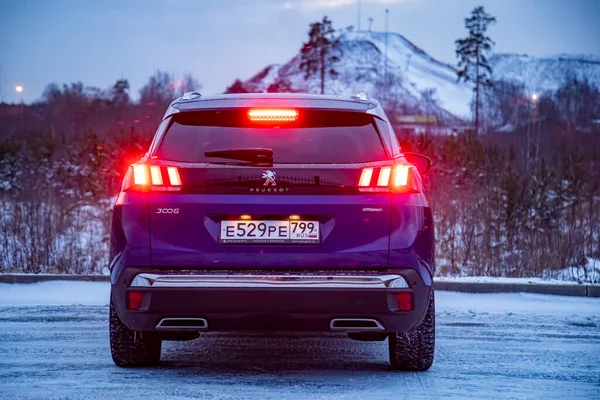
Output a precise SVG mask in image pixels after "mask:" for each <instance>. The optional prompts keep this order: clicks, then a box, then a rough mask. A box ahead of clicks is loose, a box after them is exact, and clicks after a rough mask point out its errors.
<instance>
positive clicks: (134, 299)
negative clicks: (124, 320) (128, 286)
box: [127, 291, 144, 310]
mask: <svg viewBox="0 0 600 400" xmlns="http://www.w3.org/2000/svg"><path fill="white" fill-rule="evenodd" d="M143 297H144V294H143V293H142V292H136V291H132V292H127V309H128V310H139V309H140V308H142V299H143Z"/></svg>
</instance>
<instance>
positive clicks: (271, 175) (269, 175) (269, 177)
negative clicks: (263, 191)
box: [262, 169, 277, 186]
mask: <svg viewBox="0 0 600 400" xmlns="http://www.w3.org/2000/svg"><path fill="white" fill-rule="evenodd" d="M275 175H276V174H275V172H273V171H269V170H268V169H267V170H264V171H263V174H262V177H263V179H265V183H263V186H269V185H272V186H277V182H275Z"/></svg>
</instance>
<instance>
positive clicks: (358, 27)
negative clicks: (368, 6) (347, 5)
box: [356, 0, 360, 32]
mask: <svg viewBox="0 0 600 400" xmlns="http://www.w3.org/2000/svg"><path fill="white" fill-rule="evenodd" d="M357 2H358V16H357V21H356V30H357V31H359V32H360V0H357Z"/></svg>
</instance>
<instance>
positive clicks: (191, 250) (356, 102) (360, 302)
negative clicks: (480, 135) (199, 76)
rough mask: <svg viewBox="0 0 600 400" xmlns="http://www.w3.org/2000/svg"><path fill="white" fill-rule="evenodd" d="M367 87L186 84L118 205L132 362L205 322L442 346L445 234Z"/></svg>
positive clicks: (121, 287) (120, 275)
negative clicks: (440, 257)
mask: <svg viewBox="0 0 600 400" xmlns="http://www.w3.org/2000/svg"><path fill="white" fill-rule="evenodd" d="M429 167H430V160H429V159H428V158H426V157H424V156H421V155H418V154H411V153H403V152H402V151H401V149H400V146H399V144H398V141H397V138H396V136H395V134H394V131H393V129H392V126H391V124H390V122H389V120H388V118H387V117H386V115H385V113H384V111H383V109H382V107H381V106H380V105H379V103H378V102H377V101H375V100H373V99H370V98H368V97H367V96H366V95H364V94H359V95H357V96H353V97H340V96H322V95H308V94H238V95H219V96H211V97H203V96H201V95H200V94H199V93H187V94H185V95H184V96H183V97H181V98H179V99H177V100H175V101H174V102H173V103H171V105H170V106H169V108H168V110H167V112H166V114H165V116H164V118H163V120H162V123H161V124H160V126H159V127H158V130H157V132H156V135H155V137H154V140H153V142H152V144H151V146H150V148H149V150H148V152H147V153H146V155H145V156H144V157H142V158H141V159H140V160H139V161H138V162H136V163H135V164H133V165H131V167H130V168H129V170H128V171H127V173H126V175H125V177H124V179H123V185H122V190H121V192H120V194H119V195H118V197H117V200H116V204H115V207H114V212H113V220H112V233H111V248H110V271H111V284H112V286H111V303H110V346H111V352H112V357H113V360H114V362H115V363H116V364H117V365H119V366H122V367H128V366H147V365H154V364H157V363H158V362H159V360H160V353H161V343H162V341H163V340H190V339H195V338H197V337H198V336H199V333H200V332H209V331H229V332H241V331H257V330H263V331H285V330H288V331H313V332H345V333H347V334H348V336H349V337H350V338H352V339H356V340H379V341H384V340H385V339H388V342H389V354H390V362H391V365H392V367H393V368H395V369H400V370H413V371H419V370H426V369H428V368H429V367H430V366H431V364H432V362H433V356H434V341H435V319H434V318H435V311H434V295H433V284H432V275H433V271H434V268H435V264H434V229H433V220H432V214H431V208H430V206H429V203H428V201H427V198H426V196H425V194H424V193H423V186H422V181H421V174H424V173H426V172H427V170H428V169H429Z"/></svg>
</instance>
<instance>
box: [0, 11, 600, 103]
mask: <svg viewBox="0 0 600 400" xmlns="http://www.w3.org/2000/svg"><path fill="white" fill-rule="evenodd" d="M357 2H358V0H102V1H100V0H97V1H93V0H0V71H1V72H0V75H1V76H0V86H1V87H0V101H1V100H3V101H7V102H16V101H20V95H18V94H17V93H16V92H15V86H16V85H22V86H23V87H24V89H25V90H24V99H25V101H26V102H30V101H33V100H35V99H38V98H39V97H40V96H41V94H42V91H43V90H44V88H45V86H46V85H47V84H48V83H50V82H56V83H59V84H61V83H67V82H74V81H82V82H83V83H84V84H85V85H89V86H98V87H101V88H107V87H109V86H111V85H112V84H113V83H114V82H115V81H116V80H117V79H119V78H126V79H128V80H129V82H130V84H131V87H132V96H133V97H137V92H138V90H139V88H140V87H141V86H142V85H143V84H144V83H145V81H146V80H147V78H148V77H149V76H150V75H151V74H152V73H153V72H154V71H155V70H157V69H163V70H166V71H169V72H172V73H176V74H182V73H187V72H189V73H192V74H193V75H194V76H195V77H196V78H197V79H198V80H199V81H200V82H201V83H202V84H203V86H204V88H203V90H202V91H203V93H219V92H222V91H223V90H224V88H225V87H226V86H228V85H229V84H231V82H232V81H233V80H234V79H236V78H242V79H247V78H249V77H250V76H252V75H253V74H255V73H256V72H258V71H259V70H260V69H261V68H263V67H264V66H266V65H267V64H271V63H283V62H286V61H287V60H288V59H290V58H291V57H292V56H293V55H294V54H296V52H297V51H298V49H299V48H300V46H301V44H302V42H303V41H304V40H306V36H307V29H308V24H309V23H310V22H313V21H315V20H318V19H320V18H321V17H322V16H323V15H327V16H329V17H330V19H332V20H333V23H334V26H335V27H336V28H343V27H347V26H349V25H355V26H356V24H357ZM361 3H362V7H361V10H362V18H361V27H362V29H366V28H367V27H368V20H367V19H368V18H369V17H372V18H373V19H374V22H373V30H381V31H383V30H384V10H385V9H386V8H389V10H390V14H389V27H390V30H391V31H395V32H398V33H401V34H402V35H404V36H405V37H406V38H407V39H409V40H411V41H412V42H413V43H415V44H416V45H417V46H419V47H421V48H422V49H423V50H425V51H426V52H428V53H429V54H430V55H432V56H433V57H434V58H437V59H439V60H441V61H445V62H449V63H452V64H455V62H456V61H455V60H456V59H455V53H454V40H455V39H456V38H458V37H462V36H465V34H466V31H465V29H464V18H465V17H466V16H468V14H469V12H470V11H471V9H472V8H473V7H475V6H477V5H483V6H485V9H486V11H488V12H489V13H490V14H492V15H494V16H495V17H496V18H497V19H498V23H497V24H496V25H495V26H493V27H492V28H491V29H490V31H489V33H490V36H491V37H492V39H493V40H495V42H496V47H495V50H496V51H497V52H511V53H527V54H530V55H534V56H545V55H552V54H557V53H588V54H595V55H600V0H362V1H361Z"/></svg>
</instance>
